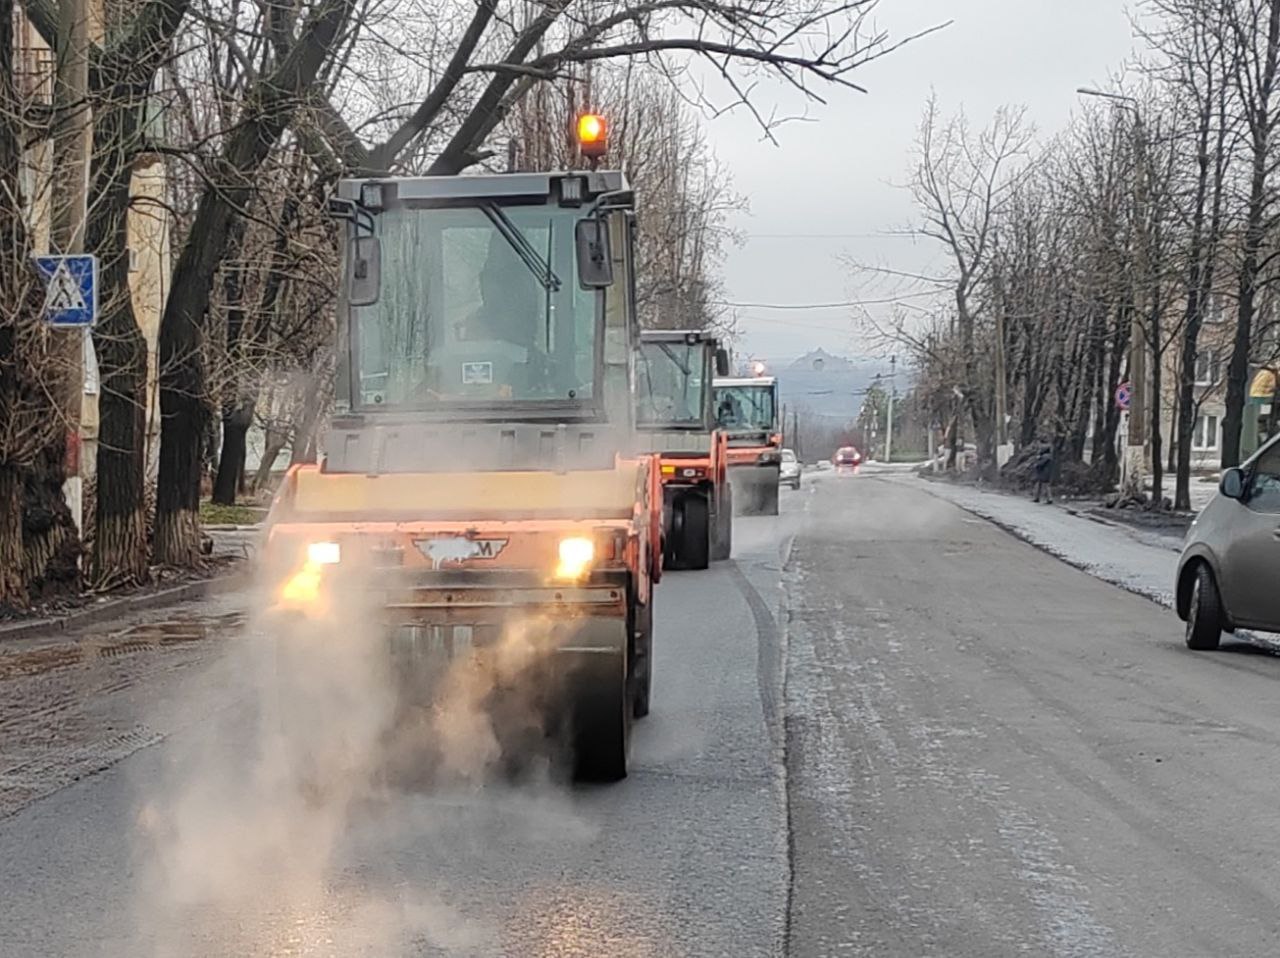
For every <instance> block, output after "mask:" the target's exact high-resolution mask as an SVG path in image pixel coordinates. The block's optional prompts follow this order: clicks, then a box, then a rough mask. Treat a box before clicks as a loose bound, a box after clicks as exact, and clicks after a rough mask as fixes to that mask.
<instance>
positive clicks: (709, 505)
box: [636, 330, 733, 569]
mask: <svg viewBox="0 0 1280 958" xmlns="http://www.w3.org/2000/svg"><path fill="white" fill-rule="evenodd" d="M728 369H729V357H728V354H727V353H726V352H725V350H724V349H723V348H721V346H720V344H719V341H718V340H717V339H716V337H715V335H714V334H712V333H707V332H702V331H698V330H645V331H644V332H643V333H641V334H640V354H639V358H638V360H637V367H636V423H637V427H638V428H639V430H640V431H641V434H642V436H643V437H644V439H643V442H644V443H645V447H646V448H647V449H650V450H652V451H653V452H654V453H656V454H657V455H658V456H659V457H660V460H661V466H660V472H661V475H662V498H663V542H664V555H665V561H666V565H667V568H671V569H705V568H706V567H707V565H708V564H709V563H710V560H712V559H727V558H728V557H729V553H730V550H731V549H732V540H733V504H732V502H733V500H732V491H731V489H730V487H729V482H728V460H727V458H726V449H727V443H726V436H725V434H724V433H723V432H722V431H720V430H719V429H717V428H716V420H715V408H714V405H713V397H712V382H713V380H714V378H715V376H716V375H717V374H722V373H726V372H728Z"/></svg>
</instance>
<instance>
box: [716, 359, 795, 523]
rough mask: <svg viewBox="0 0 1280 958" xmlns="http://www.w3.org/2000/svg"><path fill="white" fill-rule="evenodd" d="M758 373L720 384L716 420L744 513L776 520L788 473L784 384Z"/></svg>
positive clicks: (758, 370) (733, 483) (738, 504)
mask: <svg viewBox="0 0 1280 958" xmlns="http://www.w3.org/2000/svg"><path fill="white" fill-rule="evenodd" d="M756 372H757V374H756V375H754V376H741V377H733V378H730V377H722V378H718V379H716V381H715V408H716V421H717V424H718V427H719V428H720V429H721V430H723V431H724V433H725V434H726V436H727V439H728V451H727V455H728V460H729V482H730V483H731V484H732V485H733V490H734V495H735V497H736V498H737V508H738V512H739V513H740V514H742V515H770V516H776V515H777V514H778V480H779V474H780V472H781V468H782V434H781V432H779V430H778V381H777V379H775V378H774V377H773V376H765V375H763V372H762V370H760V369H759V368H757V370H756Z"/></svg>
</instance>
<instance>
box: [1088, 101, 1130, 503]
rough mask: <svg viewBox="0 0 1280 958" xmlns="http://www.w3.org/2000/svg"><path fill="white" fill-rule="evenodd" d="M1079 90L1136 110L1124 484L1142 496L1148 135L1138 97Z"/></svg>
mask: <svg viewBox="0 0 1280 958" xmlns="http://www.w3.org/2000/svg"><path fill="white" fill-rule="evenodd" d="M1076 92H1077V93H1079V94H1081V95H1083V96H1096V97H1102V98H1104V99H1107V100H1114V101H1116V102H1117V103H1121V104H1123V105H1124V106H1125V107H1126V108H1127V109H1130V110H1132V111H1133V164H1134V174H1133V206H1134V213H1133V215H1134V223H1135V229H1134V249H1133V321H1132V326H1131V329H1130V331H1129V381H1130V382H1131V383H1132V384H1133V389H1132V392H1131V394H1130V397H1129V413H1128V415H1129V444H1128V448H1127V449H1126V450H1125V457H1124V463H1123V472H1122V474H1121V484H1122V485H1123V486H1124V489H1125V492H1126V493H1128V494H1129V495H1133V496H1136V497H1138V498H1144V497H1145V495H1146V481H1145V478H1144V476H1143V471H1144V469H1145V468H1146V444H1147V437H1146V408H1147V403H1146V395H1147V350H1146V345H1147V343H1146V339H1147V334H1146V325H1145V323H1144V322H1143V320H1144V318H1145V315H1146V309H1147V306H1146V281H1147V238H1146V229H1145V224H1144V221H1145V219H1146V203H1147V184H1146V154H1147V136H1146V129H1145V127H1144V126H1143V124H1142V111H1141V109H1140V108H1139V107H1138V101H1137V100H1135V99H1134V98H1133V97H1131V96H1125V95H1124V94H1122V93H1108V92H1106V91H1104V90H1094V89H1090V88H1088V87H1079V88H1078V89H1077V90H1076Z"/></svg>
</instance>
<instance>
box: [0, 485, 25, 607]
mask: <svg viewBox="0 0 1280 958" xmlns="http://www.w3.org/2000/svg"><path fill="white" fill-rule="evenodd" d="M22 559H23V552H22V473H21V470H20V469H19V468H18V467H17V466H16V465H14V464H12V463H0V608H10V609H25V608H26V607H27V583H26V579H25V578H24V577H23V574H22V571H23V570H22Z"/></svg>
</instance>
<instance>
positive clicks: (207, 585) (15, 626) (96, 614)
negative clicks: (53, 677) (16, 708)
mask: <svg viewBox="0 0 1280 958" xmlns="http://www.w3.org/2000/svg"><path fill="white" fill-rule="evenodd" d="M240 572H241V570H236V571H235V572H232V573H230V574H228V575H220V576H215V577H214V578H211V579H200V580H198V581H196V582H185V583H183V584H182V585H176V586H173V587H172V588H168V589H161V590H160V591H158V592H149V593H147V594H145V595H135V596H124V597H121V598H119V599H108V600H107V601H105V602H100V603H98V604H96V605H93V606H90V607H89V608H87V609H79V610H77V611H75V612H68V613H67V614H66V615H62V616H51V617H49V618H45V619H33V620H31V621H29V622H14V623H11V624H9V625H0V643H3V642H11V641H13V640H15V639H29V638H33V637H35V636H40V635H49V634H52V633H57V632H66V631H69V630H70V629H76V628H79V627H80V626H83V625H92V624H94V623H95V622H101V621H103V620H105V619H113V618H116V617H117V616H119V615H122V614H128V613H130V612H145V611H148V610H150V609H162V608H165V607H166V606H171V605H177V604H178V603H180V602H187V601H189V600H191V599H202V598H205V597H206V596H210V595H220V594H222V593H224V592H230V591H232V590H233V589H235V588H237V587H239V586H240V585H241V584H242V582H241V578H242V576H241V575H240V574H239V573H240Z"/></svg>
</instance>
